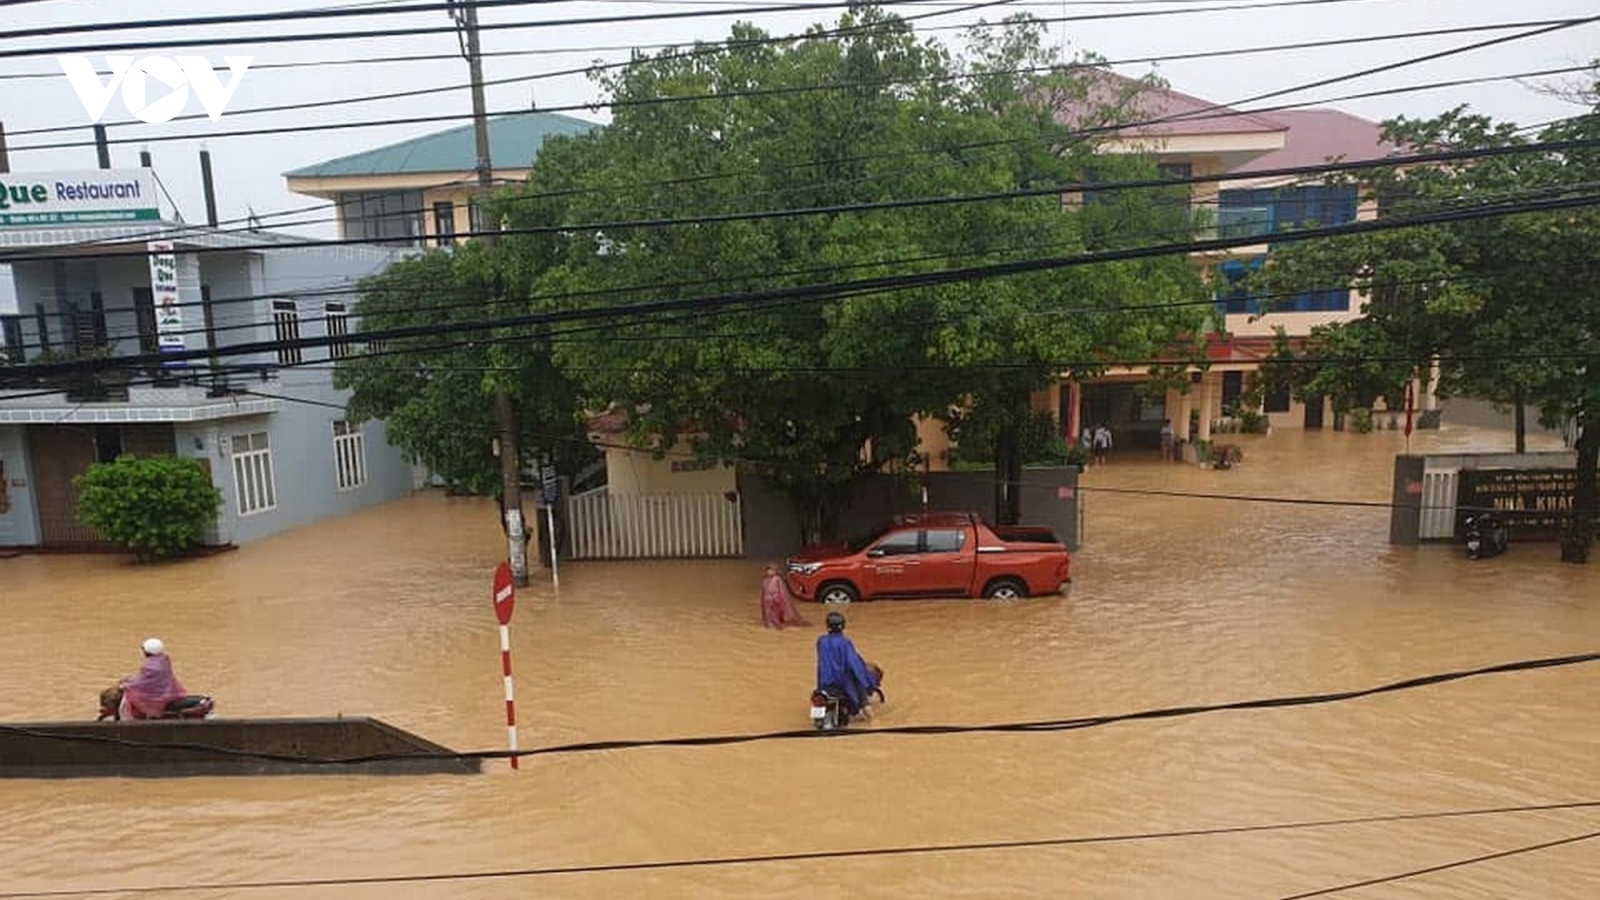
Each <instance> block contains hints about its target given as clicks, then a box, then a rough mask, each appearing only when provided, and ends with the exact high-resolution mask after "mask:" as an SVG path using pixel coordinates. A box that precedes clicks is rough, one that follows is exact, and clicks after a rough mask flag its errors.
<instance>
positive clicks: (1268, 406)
mask: <svg viewBox="0 0 1600 900" xmlns="http://www.w3.org/2000/svg"><path fill="white" fill-rule="evenodd" d="M1261 408H1262V410H1263V411H1264V412H1269V413H1286V412H1288V411H1289V384H1288V382H1286V381H1284V380H1283V379H1281V378H1278V379H1268V380H1267V390H1266V393H1265V394H1264V395H1263V396H1262V403H1261Z"/></svg>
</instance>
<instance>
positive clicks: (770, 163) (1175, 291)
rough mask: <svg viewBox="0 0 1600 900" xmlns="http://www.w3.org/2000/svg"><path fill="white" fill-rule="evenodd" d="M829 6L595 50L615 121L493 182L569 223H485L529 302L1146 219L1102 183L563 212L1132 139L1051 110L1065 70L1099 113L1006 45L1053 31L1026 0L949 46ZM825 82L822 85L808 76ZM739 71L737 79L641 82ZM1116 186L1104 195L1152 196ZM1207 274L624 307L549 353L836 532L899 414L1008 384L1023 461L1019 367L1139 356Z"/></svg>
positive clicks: (825, 280) (601, 303)
mask: <svg viewBox="0 0 1600 900" xmlns="http://www.w3.org/2000/svg"><path fill="white" fill-rule="evenodd" d="M839 28H840V29H843V31H842V33H838V34H828V35H823V34H820V33H814V34H813V35H812V36H810V37H808V38H807V39H804V40H797V41H792V42H786V43H752V41H753V40H765V39H766V38H767V35H766V34H765V33H764V32H761V31H760V30H758V29H755V28H754V27H751V26H748V25H739V26H736V27H735V28H734V30H733V33H732V35H731V37H730V39H729V41H728V43H727V44H726V45H724V46H723V47H722V48H721V49H720V51H719V52H703V53H698V54H694V55H690V56H684V55H682V54H678V53H673V52H670V51H669V52H664V53H662V54H660V55H658V56H655V57H648V56H641V57H639V58H638V59H637V60H636V61H635V63H634V64H633V65H631V66H628V67H626V68H623V69H619V70H616V71H613V72H611V73H608V74H605V75H604V76H601V78H600V82H601V84H602V87H603V88H604V89H605V91H606V92H607V93H608V94H610V95H611V97H612V98H613V99H614V100H616V101H618V105H616V106H615V107H614V109H615V111H616V113H615V119H614V120H613V122H612V124H611V125H610V126H608V127H607V128H605V129H604V130H602V131H596V132H593V133H590V134H587V135H583V136H577V137H567V138H560V139H555V140H552V141H550V142H548V143H546V144H545V146H544V147H543V148H542V149H541V152H540V156H539V159H538V160H537V161H536V162H535V164H534V167H533V172H532V175H531V176H530V178H529V184H528V186H527V188H526V189H524V190H522V191H518V192H513V193H512V194H511V195H510V196H508V197H506V198H504V201H503V204H502V206H501V207H500V212H501V214H503V215H504V216H505V218H506V219H507V220H508V221H509V222H510V224H511V225H513V226H542V227H545V228H549V227H550V226H562V225H567V226H572V227H571V228H570V230H568V231H567V232H564V233H547V234H537V235H508V236H507V237H506V238H505V239H504V240H503V241H502V242H501V245H502V246H503V247H506V248H507V254H508V258H513V259H519V260H524V261H531V262H525V263H524V264H523V265H522V268H521V270H520V272H519V273H518V275H517V276H516V277H513V278H512V279H511V281H512V282H513V283H516V284H517V285H518V286H519V291H520V293H521V295H523V296H525V297H526V298H527V302H528V307H527V308H530V309H546V308H594V307H607V306H612V305H615V304H619V303H622V304H627V303H633V302H641V301H646V300H649V301H658V300H669V299H686V298H694V297H702V296H706V295H710V294H728V293H733V292H739V291H754V290H761V289H769V288H774V287H785V286H801V285H826V284H829V283H835V282H839V281H846V280H853V279H860V278H866V277H872V276H882V275H903V274H906V273H915V272H928V271H937V270H939V269H943V268H949V267H953V266H964V265H974V264H982V263H990V262H999V261H1006V260H1012V259H1020V258H1029V257H1036V256H1042V255H1067V254H1074V253H1080V252H1082V251H1084V250H1085V249H1090V248H1092V247H1094V246H1100V247H1105V246H1112V245H1114V243H1115V241H1116V240H1117V239H1119V237H1120V239H1124V240H1128V239H1131V238H1132V237H1137V236H1140V235H1136V234H1134V233H1133V232H1131V231H1129V230H1127V229H1122V230H1120V231H1119V230H1118V229H1116V228H1114V227H1112V225H1111V224H1110V218H1109V217H1110V213H1111V211H1112V207H1110V206H1108V207H1107V208H1106V211H1105V212H1104V213H1103V214H1099V213H1097V214H1096V215H1085V216H1080V215H1078V214H1077V213H1076V211H1075V210H1074V209H1071V208H1064V204H1063V201H1062V198H1061V197H1060V196H1059V195H1052V196H1044V197H1036V198H1023V199H1014V200H1004V201H990V202H976V203H960V204H950V205H944V206H938V207H899V208H887V209H880V210H874V211H872V212H870V213H864V214H845V213H841V214H833V215H816V214H812V215H794V216H781V217H771V218H762V219H755V220H740V221H715V220H713V221H703V222H700V223H697V224H694V225H688V226H685V225H675V226H665V225H663V226H658V227H631V228H626V229H622V228H614V229H611V230H610V231H609V232H607V233H596V232H594V231H593V230H592V229H579V228H577V227H576V226H577V225H578V224H579V223H594V222H606V221H613V222H615V221H618V220H621V219H625V218H646V217H663V218H665V217H674V218H683V217H704V216H715V215H716V214H719V213H729V212H741V211H749V210H759V209H803V208H808V207H822V206H830V205H838V204H858V203H872V202H884V201H895V200H901V199H908V198H926V197H941V196H953V195H958V194H978V193H986V192H1003V191H1011V190H1015V189H1017V188H1020V187H1034V186H1040V185H1050V184H1059V183H1068V182H1072V181H1075V180H1078V179H1080V178H1081V177H1082V176H1083V175H1084V173H1085V172H1086V171H1087V170H1089V169H1091V168H1095V167H1096V166H1102V167H1104V168H1105V169H1107V170H1110V169H1114V168H1117V167H1122V169H1127V168H1128V167H1132V166H1135V165H1138V163H1136V162H1134V161H1130V160H1123V159H1115V158H1109V157H1107V158H1100V157H1097V156H1096V154H1095V153H1094V152H1093V147H1092V144H1091V142H1090V141H1089V140H1088V139H1087V138H1086V137H1084V136H1083V135H1082V134H1081V133H1078V132H1074V131H1072V130H1071V129H1070V128H1069V127H1068V126H1066V125H1062V124H1059V123H1057V121H1056V115H1055V109H1056V107H1057V106H1058V105H1059V104H1060V102H1061V101H1063V100H1064V99H1066V98H1070V97H1076V98H1078V100H1079V101H1080V106H1082V107H1083V108H1084V109H1085V111H1086V112H1087V115H1086V116H1085V119H1086V120H1087V121H1088V123H1090V124H1092V123H1093V122H1098V121H1104V120H1105V119H1107V118H1110V117H1111V116H1112V113H1110V112H1104V111H1103V108H1104V106H1105V103H1104V101H1102V100H1100V99H1095V100H1093V101H1091V100H1090V99H1089V98H1090V95H1091V92H1090V91H1089V90H1088V86H1087V83H1086V82H1085V80H1084V79H1083V78H1082V77H1081V76H1075V75H1072V74H1070V73H1069V72H1067V71H1064V70H1057V71H1050V72H1043V73H1039V74H1036V75H1034V74H1027V73H1019V72H1018V71H1017V70H1018V69H1021V68H1024V67H1026V66H1027V65H1028V64H1030V63H1036V62H1038V61H1039V60H1042V59H1045V58H1046V54H1045V52H1044V51H1043V49H1042V47H1041V42H1040V36H1041V35H1042V33H1043V31H1042V28H1041V27H1040V26H1039V25H1038V24H1037V23H1036V22H1028V21H1023V20H1017V21H1014V22H1012V23H1011V26H1010V27H1008V28H1006V29H1003V30H1002V31H1001V32H1000V36H998V37H994V38H990V39H987V40H986V41H978V42H976V43H975V44H974V45H973V49H972V51H971V55H970V58H968V59H966V60H962V61H957V60H956V59H955V58H954V57H952V55H951V54H950V53H949V52H948V51H946V50H945V49H944V48H942V47H940V46H939V45H937V44H934V43H932V42H922V41H919V40H918V39H917V38H916V36H915V35H914V34H913V32H912V29H911V28H910V26H909V25H908V24H906V23H905V22H903V21H901V20H900V19H898V18H897V17H894V16H891V15H889V14H887V13H885V12H883V11H882V10H880V9H877V8H874V7H860V8H857V9H854V10H852V11H851V12H850V13H848V14H846V15H845V16H843V17H842V18H841V20H840V22H839ZM697 49H700V50H706V51H709V50H711V49H712V48H711V47H709V46H700V47H697ZM816 85H836V86H837V89H835V90H828V91H816V90H809V88H813V87H815V86H816ZM802 88H806V89H807V90H801V89H802ZM731 91H740V92H744V93H743V95H742V96H737V97H727V98H725V99H718V100H709V101H697V102H693V103H681V102H680V103H662V102H657V101H660V100H662V99H666V98H673V97H681V96H698V95H704V94H708V93H714V92H731ZM1091 163H1094V165H1091ZM1143 165H1144V166H1145V167H1146V169H1148V171H1150V172H1151V173H1152V174H1153V171H1154V170H1153V168H1150V167H1149V164H1148V163H1147V162H1146V163H1143ZM1147 199H1148V198H1147ZM1145 205H1146V206H1147V207H1148V206H1149V205H1150V204H1148V203H1146V204H1145ZM1133 206H1134V205H1130V206H1129V209H1128V210H1120V211H1122V212H1130V213H1131V214H1134V215H1137V216H1140V218H1139V221H1140V222H1143V223H1150V222H1151V221H1152V220H1153V219H1154V218H1156V217H1154V216H1152V214H1150V213H1148V212H1145V213H1138V212H1137V211H1136V210H1134V209H1133ZM1164 212H1165V213H1166V215H1167V218H1166V220H1165V221H1166V222H1168V223H1169V224H1170V223H1172V222H1174V221H1176V222H1178V223H1179V224H1180V225H1182V223H1184V222H1186V221H1187V219H1186V218H1185V217H1184V215H1183V210H1181V209H1179V208H1177V207H1176V206H1173V207H1172V208H1169V209H1166V210H1165V211H1164ZM1141 227H1144V226H1141ZM1184 236H1185V234H1184V233H1179V234H1171V235H1169V239H1177V240H1181V239H1182V238H1183V237H1184ZM1096 241H1098V242H1099V243H1098V244H1096V243H1095V242H1096ZM641 285H645V286H648V287H647V288H641V287H640V286H641ZM1198 291H1199V282H1198V276H1197V275H1196V273H1195V272H1194V271H1193V269H1192V267H1190V266H1188V265H1187V262H1186V261H1184V260H1176V261H1172V260H1168V261H1155V262H1150V263H1138V264H1128V265H1108V266H1097V267H1094V268H1093V269H1087V268H1086V269H1076V270H1064V271H1061V272H1057V273H1054V274H1039V275H1026V276H1016V277H1008V278H1003V279H992V280H986V281H981V282H980V281H969V282H964V283H956V284H943V285H939V286H936V287H922V288H917V289H906V290H897V291H893V292H878V293H873V294H870V295H868V294H862V295H856V296H840V297H834V298H831V299H826V300H821V301H817V300H812V301H806V302H796V301H781V302H770V301H769V302H765V303H750V304H746V305H743V306H740V307H738V308H737V309H734V310H730V311H723V312H719V313H718V314H717V315H715V316H714V317H713V316H709V315H705V314H698V315H671V316H669V315H646V314H643V313H641V314H639V315H637V316H630V317H626V318H623V319H620V320H618V319H613V320H610V321H608V322H607V323H605V324H603V325H598V326H594V327H593V329H592V330H590V331H588V332H586V333H585V334H584V336H583V338H582V339H573V340H570V341H563V342H560V343H557V344H556V345H555V347H554V355H555V359H556V362H557V364H558V365H559V366H561V367H562V368H563V369H564V370H565V371H566V372H567V373H568V374H569V375H570V376H571V377H572V378H573V379H574V380H576V381H577V382H578V383H579V385H580V393H581V397H582V399H583V400H584V401H585V403H586V404H588V405H590V406H593V407H605V406H608V405H611V404H615V405H617V406H619V407H620V408H622V409H624V410H627V411H629V413H630V428H631V439H632V440H633V441H634V442H635V443H636V444H637V445H639V446H648V445H650V442H651V441H654V440H656V439H658V438H659V439H660V442H661V443H660V444H659V446H662V447H665V446H671V445H673V444H674V443H675V442H676V441H677V440H678V439H679V438H680V437H682V438H685V439H686V440H687V441H688V442H689V444H690V445H691V446H692V447H694V449H695V451H696V452H697V453H698V454H701V455H703V456H706V457H714V458H720V459H744V460H759V461H762V462H763V463H764V464H765V465H766V467H767V468H766V471H767V473H768V474H769V475H771V476H772V477H773V478H774V479H776V480H777V481H778V483H779V484H780V485H782V486H783V487H784V488H785V489H786V490H787V491H788V492H789V494H790V497H791V499H792V500H793V501H794V502H795V504H796V507H797V508H798V509H799V510H801V511H802V512H803V513H804V514H805V518H806V522H807V525H806V530H807V532H808V536H812V537H814V536H818V535H823V534H829V533H831V532H832V530H833V528H834V524H835V523H836V521H837V517H838V514H839V513H840V512H841V511H842V510H841V508H840V506H839V498H841V497H843V496H847V491H846V488H847V487H848V485H849V484H850V483H851V482H852V481H854V480H855V479H858V478H860V477H862V476H863V475H865V474H867V473H872V472H879V471H897V470H898V471H904V470H907V469H909V468H912V467H915V466H917V465H918V464H919V463H920V460H918V459H917V458H916V456H915V448H916V434H915V431H914V428H913V425H912V417H913V416H914V415H918V414H925V415H944V414H946V412H947V411H948V409H949V408H950V407H951V405H952V404H953V402H955V401H956V400H957V399H958V398H964V397H969V396H970V397H976V398H978V399H979V400H980V401H981V402H982V403H984V404H985V405H986V406H992V407H994V408H997V409H1005V410H1008V414H1009V420H1008V421H1009V423H1010V424H1009V426H1008V427H1007V428H1006V429H1004V430H1002V432H1001V433H1002V434H1005V435H1010V437H1009V438H1002V443H1003V444H1005V445H1006V448H1007V449H1004V450H1003V451H1002V456H1003V458H1004V459H1006V460H1007V463H1006V465H1007V469H1006V472H1003V473H1002V478H1004V477H1007V475H1008V474H1009V476H1010V477H1011V478H1012V479H1013V480H1014V479H1015V477H1016V475H1017V474H1018V473H1016V471H1015V469H1016V467H1017V466H1019V465H1020V464H1019V462H1018V457H1017V455H1016V453H1015V451H1014V450H1012V449H1010V448H1011V447H1013V446H1015V444H1016V440H1015V433H1016V430H1017V429H1018V428H1020V427H1021V423H1022V422H1024V421H1025V420H1026V413H1027V409H1026V401H1027V396H1028V392H1029V391H1031V390H1037V389H1039V388H1042V387H1044V386H1047V385H1048V384H1049V383H1050V382H1051V381H1052V380H1054V379H1055V378H1058V377H1059V375H1060V371H1061V369H1060V366H1059V361H1060V360H1062V359H1063V358H1066V359H1079V360H1092V359H1095V358H1098V356H1099V355H1105V356H1116V355H1122V354H1129V353H1131V354H1134V355H1139V356H1146V355H1148V354H1149V352H1150V351H1151V349H1152V348H1154V347H1157V346H1160V345H1161V344H1162V343H1163V342H1165V341H1167V340H1169V339H1170V338H1172V337H1173V336H1174V335H1176V334H1178V333H1180V332H1182V331H1183V330H1184V329H1185V328H1187V327H1190V326H1192V325H1193V324H1194V320H1193V318H1192V317H1191V316H1188V315H1185V314H1183V313H1181V312H1180V311H1176V310H1175V309H1174V308H1173V307H1172V306H1171V303H1170V301H1172V300H1175V299H1179V298H1193V297H1196V296H1199V294H1198ZM554 297H560V298H562V299H559V300H557V299H550V298H554ZM540 298H546V299H540ZM1086 368H1088V369H1092V368H1093V366H1092V365H1088V366H1086Z"/></svg>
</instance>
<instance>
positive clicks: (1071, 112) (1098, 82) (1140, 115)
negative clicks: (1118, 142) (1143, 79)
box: [1057, 70, 1288, 137]
mask: <svg viewBox="0 0 1600 900" xmlns="http://www.w3.org/2000/svg"><path fill="white" fill-rule="evenodd" d="M1089 77H1090V83H1091V86H1090V88H1089V91H1088V100H1089V101H1090V102H1093V103H1095V104H1104V103H1108V102H1111V101H1114V100H1115V99H1116V97H1117V94H1118V92H1120V91H1125V90H1127V89H1129V88H1130V87H1131V86H1133V85H1134V84H1136V81H1135V80H1134V79H1131V78H1127V77H1125V76H1122V75H1118V74H1116V73H1115V72H1110V71H1105V70H1102V71H1098V72H1095V73H1094V74H1093V75H1091V76H1089ZM1133 103H1134V106H1135V108H1136V109H1137V111H1138V112H1137V115H1136V118H1137V119H1138V122H1135V123H1131V124H1130V126H1129V127H1127V128H1122V129H1119V130H1118V131H1117V134H1118V135H1119V136H1122V137H1135V136H1137V137H1171V136H1173V135H1180V134H1250V133H1260V134H1276V133H1280V132H1282V131H1284V130H1285V129H1287V128H1288V126H1287V125H1285V124H1283V123H1282V122H1278V121H1276V120H1274V119H1272V118H1268V117H1267V116H1263V115H1259V114H1256V113H1247V112H1240V111H1238V110H1235V109H1230V108H1228V107H1226V106H1222V105H1221V104H1216V103H1211V102H1210V101H1207V100H1201V99H1200V98H1199V97H1193V96H1190V95H1189V94H1185V93H1183V92H1181V91H1174V90H1172V89H1170V88H1157V89H1149V90H1145V91H1142V92H1140V93H1139V95H1138V96H1137V97H1136V98H1135V99H1134V101H1133ZM1086 112H1087V109H1086V104H1085V103H1083V102H1069V103H1067V104H1065V105H1064V106H1063V108H1062V109H1061V110H1060V111H1059V112H1058V114H1057V120H1058V121H1060V122H1062V123H1063V124H1066V125H1069V126H1074V127H1077V126H1081V125H1084V124H1092V123H1086V122H1085V121H1084V114H1085V113H1086ZM1163 119H1171V120H1172V121H1156V120H1163Z"/></svg>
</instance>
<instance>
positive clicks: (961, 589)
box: [918, 528, 978, 597]
mask: <svg viewBox="0 0 1600 900" xmlns="http://www.w3.org/2000/svg"><path fill="white" fill-rule="evenodd" d="M922 534H923V550H922V553H921V554H920V556H921V560H922V562H921V564H920V565H919V566H918V570H919V572H918V579H919V581H920V582H921V583H922V585H923V586H924V589H925V590H926V592H927V593H929V594H951V595H953V596H957V597H959V596H962V595H964V594H966V592H967V587H968V585H969V583H970V582H971V581H972V569H973V565H974V563H976V561H977V552H978V551H977V548H976V547H973V546H970V545H969V542H968V540H967V538H968V532H967V529H965V528H935V529H930V530H928V531H924V532H923V533H922Z"/></svg>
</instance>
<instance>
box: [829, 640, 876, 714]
mask: <svg viewBox="0 0 1600 900" xmlns="http://www.w3.org/2000/svg"><path fill="white" fill-rule="evenodd" d="M817 687H818V688H837V689H839V690H841V691H843V692H844V695H845V697H846V698H848V699H849V701H850V705H851V712H855V711H857V710H860V709H861V707H862V706H864V705H865V704H866V702H867V695H868V694H870V693H872V691H874V690H876V689H877V687H878V682H877V679H875V678H873V677H872V671H871V670H870V669H868V668H867V663H866V661H865V660H863V659H862V658H861V654H859V653H857V652H856V645H855V644H853V643H851V642H850V639H849V638H847V637H845V636H844V635H843V634H842V633H834V632H831V631H830V632H828V633H827V634H824V635H822V636H821V637H819V638H817Z"/></svg>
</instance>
